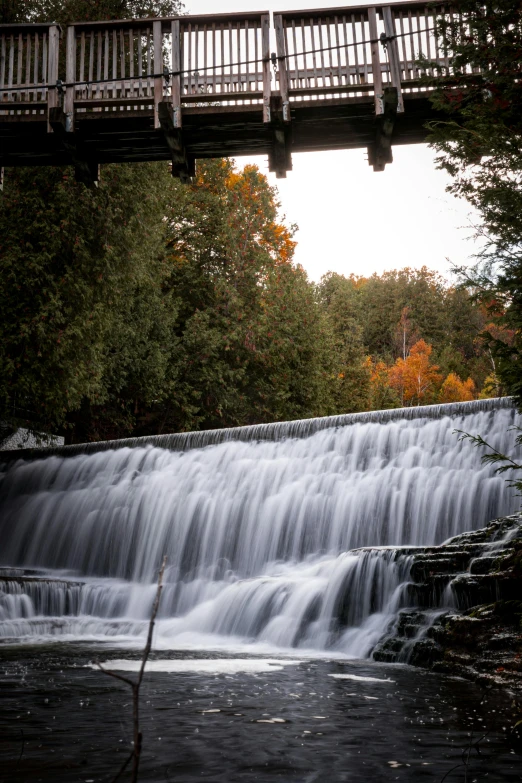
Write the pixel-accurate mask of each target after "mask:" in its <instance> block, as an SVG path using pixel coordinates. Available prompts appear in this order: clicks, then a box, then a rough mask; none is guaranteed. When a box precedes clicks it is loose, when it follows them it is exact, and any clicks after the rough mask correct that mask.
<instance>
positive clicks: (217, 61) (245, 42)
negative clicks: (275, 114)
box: [172, 11, 271, 119]
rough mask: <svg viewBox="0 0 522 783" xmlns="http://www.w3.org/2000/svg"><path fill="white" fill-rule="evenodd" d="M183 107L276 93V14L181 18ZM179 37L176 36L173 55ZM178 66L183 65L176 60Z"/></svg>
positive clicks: (265, 100)
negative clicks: (273, 50) (273, 21)
mask: <svg viewBox="0 0 522 783" xmlns="http://www.w3.org/2000/svg"><path fill="white" fill-rule="evenodd" d="M179 26H180V33H181V39H180V54H179V61H180V63H181V69H179V70H182V71H183V73H182V75H181V79H180V88H179V89H180V101H181V105H188V106H189V105H194V104H197V105H204V104H212V105H216V104H218V105H229V106H231V105H235V106H241V105H244V104H261V105H263V106H264V113H265V115H266V116H265V119H267V118H268V113H269V107H270V93H271V73H270V15H269V13H268V11H267V12H264V13H245V14H222V15H218V16H215V15H208V16H199V17H197V16H188V17H180V19H179ZM175 47H176V41H175V40H174V36H173V54H174V52H175ZM172 70H173V71H174V72H175V71H176V70H178V68H177V60H175V59H174V58H173V66H172Z"/></svg>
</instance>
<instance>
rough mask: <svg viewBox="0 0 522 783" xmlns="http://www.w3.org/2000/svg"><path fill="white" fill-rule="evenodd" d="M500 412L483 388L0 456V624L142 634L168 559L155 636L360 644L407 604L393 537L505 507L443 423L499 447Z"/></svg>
mask: <svg viewBox="0 0 522 783" xmlns="http://www.w3.org/2000/svg"><path fill="white" fill-rule="evenodd" d="M514 418H515V411H514V409H513V407H512V404H511V402H510V401H509V400H507V399H503V400H488V401H481V402H475V403H465V404H459V405H447V406H431V407H429V408H420V409H417V410H413V409H408V410H403V411H391V412H382V413H380V414H377V413H372V414H356V415H352V416H349V415H348V416H344V417H334V418H330V419H316V420H310V421H306V422H301V423H288V424H281V425H265V426H264V427H254V428H250V429H249V428H239V429H238V430H228V431H219V432H218V433H216V432H214V433H208V434H204V433H199V434H197V436H196V435H185V436H183V435H179V436H162V437H158V438H156V439H148V441H146V442H144V441H143V440H139V439H138V440H137V441H133V442H128V443H127V445H126V446H125V447H123V448H116V444H110V445H112V447H113V448H108V446H107V444H96V446H88V447H83V448H82V447H74V448H72V447H71V448H69V449H67V448H65V449H61V450H57V453H51V454H49V452H46V453H45V456H42V453H41V452H40V455H38V454H35V453H32V454H31V455H30V458H29V459H20V458H18V459H13V455H10V459H9V461H7V462H6V463H5V464H4V466H3V468H2V469H1V470H2V472H1V473H0V515H1V516H0V541H1V542H2V544H1V551H0V566H1V565H3V566H4V567H3V568H0V635H2V636H3V637H4V638H19V637H23V636H31V637H32V638H48V637H49V636H55V635H59V636H60V637H63V636H66V637H69V638H70V637H78V636H80V637H82V638H85V637H96V638H99V637H103V638H106V637H110V638H113V639H114V638H115V637H119V638H128V637H136V636H140V635H142V634H143V633H144V629H145V625H146V621H147V618H148V616H149V612H150V607H151V604H152V600H153V596H154V592H155V585H154V582H155V578H156V572H157V568H158V565H159V563H160V561H161V558H162V556H163V555H166V556H167V558H168V571H167V577H166V586H165V591H164V595H163V598H162V604H161V619H160V622H159V626H158V631H159V643H160V644H163V645H164V646H169V647H171V648H174V647H176V646H178V645H182V646H183V645H191V644H192V645H193V644H197V643H202V644H203V643H204V644H206V645H207V646H211V645H223V644H224V645H227V644H228V645H233V644H237V643H239V642H241V643H243V644H245V643H249V642H256V643H258V644H259V643H264V644H266V645H274V646H277V647H279V648H281V647H296V646H297V647H300V648H309V649H316V650H332V649H333V650H337V651H339V652H343V653H346V654H348V655H354V656H357V657H363V656H366V655H368V654H369V653H370V652H371V650H372V649H373V647H374V646H375V644H376V643H377V641H378V640H379V638H381V637H382V635H383V632H384V631H385V630H386V628H387V627H388V625H389V624H390V621H391V619H392V618H393V616H394V615H395V614H396V612H397V610H398V608H399V607H400V606H404V605H405V601H407V595H406V594H407V589H406V588H407V579H408V573H409V562H408V558H407V557H406V556H403V555H400V552H398V550H397V547H401V546H412V545H413V546H421V545H434V544H440V543H442V542H443V541H444V540H445V539H447V538H449V537H450V536H454V535H456V534H458V533H462V532H465V531H469V530H475V529H478V528H480V527H482V526H483V525H484V524H486V523H487V522H488V521H489V520H490V519H491V518H493V517H495V516H500V515H505V514H509V513H513V511H514V510H515V509H516V508H517V506H518V503H517V500H516V498H515V497H514V496H513V494H512V493H510V492H509V491H508V490H506V486H505V482H504V480H503V478H501V477H499V476H496V475H495V474H494V471H493V469H492V467H491V466H484V465H482V464H481V461H480V456H481V455H480V453H479V451H478V450H476V449H474V448H472V447H471V446H470V445H469V444H467V443H462V442H459V440H458V437H457V436H456V435H455V433H454V430H456V429H462V430H466V431H469V432H472V433H480V434H482V435H483V437H485V438H486V440H488V442H490V443H492V444H493V445H494V446H495V447H497V448H498V449H500V450H503V451H509V450H510V447H511V443H510V436H509V432H508V429H509V427H510V426H511V425H512V424H513V422H514ZM173 449H174V450H173ZM361 547H366V548H367V549H364V550H362V551H354V550H357V549H360V548H361ZM379 547H380V548H379ZM383 547H388V548H384V549H383Z"/></svg>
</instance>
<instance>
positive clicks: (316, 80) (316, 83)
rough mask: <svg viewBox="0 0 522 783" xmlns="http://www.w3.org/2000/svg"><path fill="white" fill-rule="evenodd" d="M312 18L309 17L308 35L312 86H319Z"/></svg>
mask: <svg viewBox="0 0 522 783" xmlns="http://www.w3.org/2000/svg"><path fill="white" fill-rule="evenodd" d="M314 21H315V20H314V19H310V36H311V49H312V63H313V67H314V87H315V88H317V87H319V79H318V76H317V56H316V52H315V50H316V45H315V34H314Z"/></svg>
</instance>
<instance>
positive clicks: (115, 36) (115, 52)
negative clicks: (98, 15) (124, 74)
mask: <svg viewBox="0 0 522 783" xmlns="http://www.w3.org/2000/svg"><path fill="white" fill-rule="evenodd" d="M117 97H118V33H117V32H116V30H113V31H112V99H113V100H114V99H115V98H117Z"/></svg>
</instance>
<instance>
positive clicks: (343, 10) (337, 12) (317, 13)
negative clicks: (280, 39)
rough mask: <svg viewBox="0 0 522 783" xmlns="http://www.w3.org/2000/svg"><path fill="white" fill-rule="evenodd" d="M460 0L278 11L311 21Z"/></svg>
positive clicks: (422, 8)
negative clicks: (371, 9)
mask: <svg viewBox="0 0 522 783" xmlns="http://www.w3.org/2000/svg"><path fill="white" fill-rule="evenodd" d="M457 3H458V0H453V2H452V3H448V2H447V0H446V2H444V0H427V1H426V2H424V3H422V2H419V0H405V1H404V2H400V3H382V2H381V3H365V4H364V5H350V6H338V7H336V8H304V9H303V10H302V11H278V13H279V14H280V15H281V16H282V17H283V19H309V18H317V17H321V18H324V17H333V16H342V15H343V14H344V15H350V14H361V13H364V12H365V11H368V10H369V9H370V8H375V10H376V11H378V10H380V9H381V8H383V7H384V6H390V7H391V9H392V11H395V10H400V9H401V8H405V9H406V10H408V11H425V10H426V8H431V7H432V6H448V5H456V4H457Z"/></svg>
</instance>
